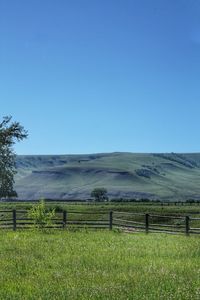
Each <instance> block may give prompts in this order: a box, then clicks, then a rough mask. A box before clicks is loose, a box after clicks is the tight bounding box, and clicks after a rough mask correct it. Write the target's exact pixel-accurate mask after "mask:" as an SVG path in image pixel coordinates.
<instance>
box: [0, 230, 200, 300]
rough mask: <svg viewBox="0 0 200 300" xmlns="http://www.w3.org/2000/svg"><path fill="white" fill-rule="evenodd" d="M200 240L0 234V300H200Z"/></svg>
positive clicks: (86, 233) (65, 233)
mask: <svg viewBox="0 0 200 300" xmlns="http://www.w3.org/2000/svg"><path fill="white" fill-rule="evenodd" d="M199 243H200V238H199V237H189V238H188V237H184V236H172V235H166V234H152V235H145V234H142V233H139V234H126V233H120V232H113V231H111V232H108V231H107V232H106V231H96V232H91V231H84V230H82V231H77V232H70V231H59V232H58V231H57V232H55V231H54V232H53V231H50V232H48V233H42V232H37V231H33V232H27V231H26V232H23V231H22V232H3V231H1V232H0V299H2V300H7V299H59V300H60V299H73V300H75V299H138V300H142V299H153V300H154V299H199V297H200V265H199V260H200V247H199V245H200V244H199Z"/></svg>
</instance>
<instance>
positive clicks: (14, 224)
mask: <svg viewBox="0 0 200 300" xmlns="http://www.w3.org/2000/svg"><path fill="white" fill-rule="evenodd" d="M16 229H17V220H16V209H13V230H14V231H15V230H16Z"/></svg>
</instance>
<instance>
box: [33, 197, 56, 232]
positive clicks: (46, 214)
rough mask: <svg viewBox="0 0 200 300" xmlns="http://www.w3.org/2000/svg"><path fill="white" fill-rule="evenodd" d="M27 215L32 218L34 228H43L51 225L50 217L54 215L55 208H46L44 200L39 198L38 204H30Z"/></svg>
mask: <svg viewBox="0 0 200 300" xmlns="http://www.w3.org/2000/svg"><path fill="white" fill-rule="evenodd" d="M28 216H29V218H31V219H33V221H34V225H35V227H36V228H38V229H44V228H46V227H48V226H50V225H52V219H53V218H54V217H55V209H51V210H47V208H46V205H45V201H44V200H41V201H40V202H39V203H38V204H35V205H33V206H32V208H31V209H30V211H29V212H28Z"/></svg>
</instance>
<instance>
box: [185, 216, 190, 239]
mask: <svg viewBox="0 0 200 300" xmlns="http://www.w3.org/2000/svg"><path fill="white" fill-rule="evenodd" d="M185 233H186V235H189V234H190V217H189V216H186V217H185Z"/></svg>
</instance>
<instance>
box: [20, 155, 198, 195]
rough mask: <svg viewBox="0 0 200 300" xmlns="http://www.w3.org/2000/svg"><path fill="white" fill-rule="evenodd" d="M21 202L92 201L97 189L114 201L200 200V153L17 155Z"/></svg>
mask: <svg viewBox="0 0 200 300" xmlns="http://www.w3.org/2000/svg"><path fill="white" fill-rule="evenodd" d="M17 168H18V174H17V176H16V190H17V192H18V194H19V198H21V199H38V198H41V197H45V198H50V199H88V198H90V193H91V191H92V189H94V188H95V187H105V188H106V189H107V190H108V193H109V196H110V198H120V197H123V198H137V199H141V198H148V199H152V200H158V199H161V200H170V201H172V200H173V201H175V200H176V201H180V200H184V201H185V200H188V199H195V200H199V199H200V185H199V182H200V153H195V154H194V153H193V154H189V153H188V154H176V153H170V154H167V153H165V154H140V153H119V152H115V153H100V154H90V155H48V156H41V155H40V156H39V155H38V156H18V157H17Z"/></svg>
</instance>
